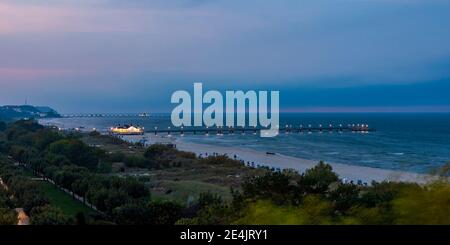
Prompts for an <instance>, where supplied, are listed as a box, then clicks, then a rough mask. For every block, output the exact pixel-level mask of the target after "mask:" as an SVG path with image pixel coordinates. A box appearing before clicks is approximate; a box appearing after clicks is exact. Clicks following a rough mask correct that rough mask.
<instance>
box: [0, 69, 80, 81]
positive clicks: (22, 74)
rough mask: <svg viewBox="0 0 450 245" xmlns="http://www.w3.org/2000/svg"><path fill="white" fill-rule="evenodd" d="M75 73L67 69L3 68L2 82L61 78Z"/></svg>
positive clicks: (0, 71) (1, 72)
mask: <svg viewBox="0 0 450 245" xmlns="http://www.w3.org/2000/svg"><path fill="white" fill-rule="evenodd" d="M73 73H75V71H72V70H65V69H39V68H1V67H0V78H1V80H9V79H13V80H22V79H34V78H47V77H53V76H61V75H68V74H73Z"/></svg>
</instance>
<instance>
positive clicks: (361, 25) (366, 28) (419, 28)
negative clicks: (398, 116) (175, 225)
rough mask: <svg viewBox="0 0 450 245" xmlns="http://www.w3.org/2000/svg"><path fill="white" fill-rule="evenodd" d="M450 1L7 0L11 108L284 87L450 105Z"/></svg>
mask: <svg viewBox="0 0 450 245" xmlns="http://www.w3.org/2000/svg"><path fill="white" fill-rule="evenodd" d="M448 23H450V1H448V0H311V1H304V0H276V1H275V0H274V1H261V0H246V1H243V0H210V1H208V0H171V1H167V0H156V1H151V0H146V1H139V0H73V1H69V0H54V1H53V0H34V1H33V0H30V1H9V0H0V85H1V86H0V105H3V104H23V103H24V101H25V100H27V101H28V102H29V103H30V104H34V105H48V106H51V107H53V108H55V109H57V110H58V111H60V112H63V113H68V112H138V111H148V112H153V111H157V112H162V111H170V110H171V109H172V108H173V107H174V105H172V104H170V96H171V94H172V92H174V91H175V90H180V89H183V90H188V91H192V89H193V83H194V82H203V84H204V87H205V89H216V90H221V91H224V90H227V89H228V90H230V89H239V90H249V89H252V90H279V91H280V106H281V109H282V110H284V111H447V112H449V111H450V95H449V92H448V91H450V30H449V29H448Z"/></svg>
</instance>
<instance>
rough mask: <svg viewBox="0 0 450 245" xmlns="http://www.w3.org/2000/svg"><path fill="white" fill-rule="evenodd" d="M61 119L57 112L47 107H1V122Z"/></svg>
mask: <svg viewBox="0 0 450 245" xmlns="http://www.w3.org/2000/svg"><path fill="white" fill-rule="evenodd" d="M48 117H60V115H59V114H58V112H56V110H54V109H52V108H50V107H47V106H31V105H5V106H0V120H7V121H8V120H15V119H24V118H48Z"/></svg>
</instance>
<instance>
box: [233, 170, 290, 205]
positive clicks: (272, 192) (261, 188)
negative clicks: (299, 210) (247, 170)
mask: <svg viewBox="0 0 450 245" xmlns="http://www.w3.org/2000/svg"><path fill="white" fill-rule="evenodd" d="M290 181H291V178H290V176H288V175H285V174H283V173H280V172H267V173H266V174H265V175H263V176H255V177H251V178H249V179H247V180H246V181H245V182H244V183H243V184H242V190H243V195H244V199H245V198H250V199H253V200H255V199H265V200H272V201H274V202H276V203H278V204H282V203H286V202H289V201H290V200H291V199H292V198H291V197H292V189H293V186H292V185H291V184H290Z"/></svg>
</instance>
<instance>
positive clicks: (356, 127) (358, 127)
mask: <svg viewBox="0 0 450 245" xmlns="http://www.w3.org/2000/svg"><path fill="white" fill-rule="evenodd" d="M261 130H269V128H262V127H240V128H236V127H213V128H209V127H203V128H184V127H177V128H171V127H167V128H164V129H160V128H158V127H155V128H154V129H151V130H145V132H146V133H153V134H154V135H157V134H180V135H184V134H186V133H191V134H205V135H208V134H217V135H222V134H229V135H232V134H245V133H253V134H257V133H259V132H260V131H261ZM278 130H279V132H280V133H285V134H289V133H313V132H315V133H322V132H324V133H325V132H330V133H331V132H361V133H367V132H373V131H376V130H375V129H374V128H370V127H369V125H367V124H348V125H346V126H344V125H341V124H340V125H338V126H333V125H328V126H323V125H318V126H312V125H307V126H306V127H304V126H302V125H301V126H299V127H292V126H286V127H282V128H279V129H278Z"/></svg>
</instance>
